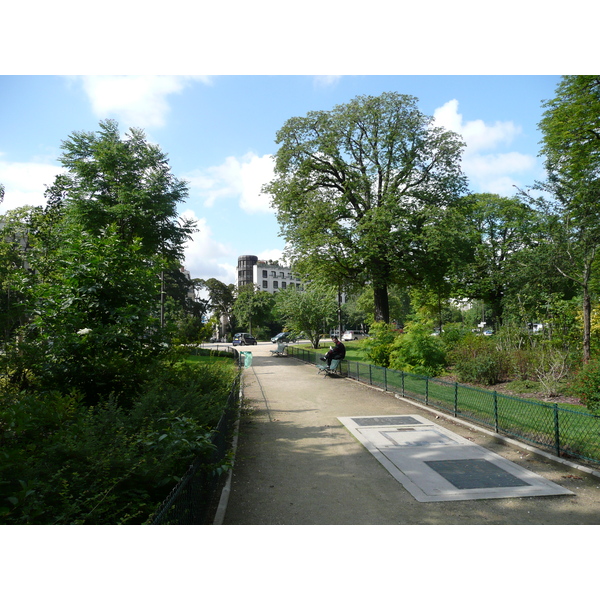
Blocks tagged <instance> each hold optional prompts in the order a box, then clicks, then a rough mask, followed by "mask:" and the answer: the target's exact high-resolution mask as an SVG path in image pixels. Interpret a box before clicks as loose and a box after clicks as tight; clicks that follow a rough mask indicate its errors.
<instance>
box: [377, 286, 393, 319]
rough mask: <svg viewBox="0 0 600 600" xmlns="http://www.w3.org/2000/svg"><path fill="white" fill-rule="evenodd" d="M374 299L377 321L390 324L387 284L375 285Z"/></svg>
mask: <svg viewBox="0 0 600 600" xmlns="http://www.w3.org/2000/svg"><path fill="white" fill-rule="evenodd" d="M373 299H374V301H375V315H374V316H375V321H383V322H384V323H389V322H390V302H389V298H388V288H387V284H386V283H374V284H373Z"/></svg>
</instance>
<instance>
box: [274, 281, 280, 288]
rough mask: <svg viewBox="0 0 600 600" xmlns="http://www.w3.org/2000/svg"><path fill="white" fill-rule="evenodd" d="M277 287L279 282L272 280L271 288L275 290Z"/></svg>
mask: <svg viewBox="0 0 600 600" xmlns="http://www.w3.org/2000/svg"><path fill="white" fill-rule="evenodd" d="M278 287H279V282H277V281H274V282H273V289H274V290H276V289H277V288H278Z"/></svg>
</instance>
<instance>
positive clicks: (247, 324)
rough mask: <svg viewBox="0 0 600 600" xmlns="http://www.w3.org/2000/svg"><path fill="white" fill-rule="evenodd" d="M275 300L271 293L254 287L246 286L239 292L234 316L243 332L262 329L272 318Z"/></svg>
mask: <svg viewBox="0 0 600 600" xmlns="http://www.w3.org/2000/svg"><path fill="white" fill-rule="evenodd" d="M274 302H275V299H274V298H273V295H272V294H270V293H269V292H265V291H262V290H259V289H258V288H256V287H255V286H253V285H245V286H243V287H242V288H241V289H240V290H238V294H237V298H236V299H235V302H234V304H233V314H234V315H235V318H236V319H237V321H238V323H239V325H240V326H241V327H242V328H243V329H242V331H249V332H252V331H253V327H260V326H261V325H262V324H263V323H265V322H266V321H268V320H269V319H270V317H271V310H272V309H273V304H274Z"/></svg>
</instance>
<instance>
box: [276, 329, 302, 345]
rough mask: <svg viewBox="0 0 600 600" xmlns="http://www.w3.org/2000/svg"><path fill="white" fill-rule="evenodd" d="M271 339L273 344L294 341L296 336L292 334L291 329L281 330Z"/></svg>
mask: <svg viewBox="0 0 600 600" xmlns="http://www.w3.org/2000/svg"><path fill="white" fill-rule="evenodd" d="M271 341H272V342H273V343H274V344H277V343H282V342H295V341H296V337H295V336H294V335H293V334H292V332H291V331H282V332H281V333H278V334H277V335H276V336H274V337H272V338H271Z"/></svg>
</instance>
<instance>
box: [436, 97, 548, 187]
mask: <svg viewBox="0 0 600 600" xmlns="http://www.w3.org/2000/svg"><path fill="white" fill-rule="evenodd" d="M434 119H435V125H436V126H439V127H444V128H446V129H450V130H451V131H454V132H456V133H458V134H460V135H461V136H462V138H463V140H464V142H465V143H466V148H465V152H464V155H463V170H464V172H465V174H466V175H467V177H468V178H469V181H470V184H471V188H472V189H473V191H475V192H490V193H495V194H500V195H504V196H512V195H514V193H515V185H520V181H518V180H517V179H516V177H517V176H519V175H521V174H525V173H527V172H531V171H532V170H533V169H535V167H536V164H537V160H536V158H535V157H534V156H532V155H530V154H522V153H520V152H515V151H508V152H490V151H491V150H495V149H498V147H504V148H506V149H507V150H508V149H509V148H510V146H511V145H512V144H513V143H514V142H515V141H516V140H517V138H518V137H519V135H520V134H521V127H519V126H518V125H515V124H514V123H513V122H512V121H496V122H495V123H493V124H487V123H485V122H484V121H482V120H481V119H477V120H475V121H466V122H465V121H464V119H463V116H462V115H461V114H460V113H459V112H458V101H457V100H450V101H449V102H446V104H444V105H443V106H441V107H440V108H437V109H436V110H435V111H434Z"/></svg>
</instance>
